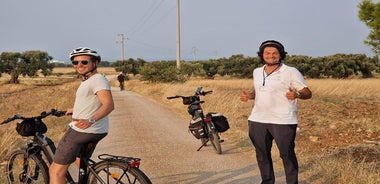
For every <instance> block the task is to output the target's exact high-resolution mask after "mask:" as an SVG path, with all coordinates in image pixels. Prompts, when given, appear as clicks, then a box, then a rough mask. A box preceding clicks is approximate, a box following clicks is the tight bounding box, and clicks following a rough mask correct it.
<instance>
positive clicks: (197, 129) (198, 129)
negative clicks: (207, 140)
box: [189, 120, 205, 139]
mask: <svg viewBox="0 0 380 184" xmlns="http://www.w3.org/2000/svg"><path fill="white" fill-rule="evenodd" d="M189 131H190V132H191V134H193V135H194V137H195V138H197V139H200V138H204V136H205V132H204V130H203V127H202V120H199V121H196V122H190V125H189Z"/></svg>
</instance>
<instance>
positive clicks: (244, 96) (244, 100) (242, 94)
mask: <svg viewBox="0 0 380 184" xmlns="http://www.w3.org/2000/svg"><path fill="white" fill-rule="evenodd" d="M248 99H249V94H248V92H247V91H245V90H243V92H242V93H241V96H240V100H241V101H243V102H247V101H248Z"/></svg>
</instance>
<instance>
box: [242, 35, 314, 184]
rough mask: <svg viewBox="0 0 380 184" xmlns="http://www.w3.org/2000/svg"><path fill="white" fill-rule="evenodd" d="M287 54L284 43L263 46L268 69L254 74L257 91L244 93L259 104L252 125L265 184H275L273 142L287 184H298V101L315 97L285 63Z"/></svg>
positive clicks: (251, 133) (252, 114) (250, 120)
mask: <svg viewBox="0 0 380 184" xmlns="http://www.w3.org/2000/svg"><path fill="white" fill-rule="evenodd" d="M286 54H287V52H285V49H284V46H283V45H282V44H281V43H280V42H278V41H275V40H267V41H265V42H263V43H262V44H261V45H260V48H259V52H258V56H259V57H260V59H261V60H262V61H263V62H264V63H265V65H264V66H262V67H259V68H256V69H255V70H254V71H253V87H254V90H253V91H252V92H246V91H243V93H242V95H241V97H240V99H241V100H242V101H244V102H246V101H248V99H254V100H255V104H254V107H253V109H252V112H251V115H250V116H249V117H248V125H249V137H250V139H251V141H252V143H253V145H254V147H255V150H256V159H257V163H258V166H259V169H260V173H261V178H262V184H274V183H275V176H274V170H273V161H272V156H271V149H272V143H273V140H275V142H276V145H277V147H278V149H279V152H280V157H281V159H282V161H283V165H284V170H285V175H286V183H288V184H296V183H298V161H297V157H296V153H295V151H294V148H295V142H294V141H295V137H296V130H297V124H298V119H297V99H310V98H311V96H312V93H311V91H310V89H309V88H308V87H307V85H306V82H305V80H304V78H303V76H302V74H301V73H300V72H299V71H298V70H297V69H296V68H294V67H290V66H287V65H285V64H283V63H282V61H283V60H284V59H285V57H286Z"/></svg>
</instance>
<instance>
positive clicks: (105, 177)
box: [0, 109, 152, 184]
mask: <svg viewBox="0 0 380 184" xmlns="http://www.w3.org/2000/svg"><path fill="white" fill-rule="evenodd" d="M65 113H66V112H65V111H58V110H56V109H52V110H51V111H50V112H42V113H41V114H40V115H39V116H35V117H23V116H21V115H18V114H16V115H14V116H13V117H11V118H8V119H6V120H5V121H3V122H1V123H0V124H7V123H9V122H11V121H14V120H17V119H20V120H21V122H20V123H17V127H16V130H17V132H18V134H19V135H21V136H23V137H27V141H26V145H25V146H23V147H21V148H20V149H17V150H15V151H13V152H12V153H11V154H10V156H9V158H8V161H7V165H6V175H7V180H8V182H9V183H28V184H30V183H38V184H40V183H46V184H48V183H49V170H48V165H47V164H49V165H50V164H51V163H52V161H53V156H54V153H55V149H56V147H55V145H54V142H53V141H52V140H51V139H50V138H49V137H47V136H45V135H44V134H45V133H46V132H47V127H46V125H45V124H44V122H43V121H42V119H43V118H46V117H48V116H50V115H53V116H56V117H61V116H64V115H65ZM93 145H94V144H93V143H88V144H86V145H84V146H83V148H82V150H81V154H80V164H79V171H78V182H75V181H74V179H73V177H72V176H71V174H70V172H67V173H66V181H67V183H70V184H74V183H80V184H82V183H86V184H87V183H90V184H93V183H94V184H95V183H102V184H106V183H123V184H124V183H130V184H131V183H140V184H151V183H152V182H151V181H150V179H149V178H148V177H147V176H146V175H145V173H144V172H143V171H141V170H140V169H139V166H140V161H141V159H140V158H134V157H125V156H116V155H110V154H100V155H98V159H99V160H100V161H99V162H96V161H94V160H92V159H91V158H88V157H86V156H85V155H87V154H86V151H87V150H88V148H89V147H90V146H93Z"/></svg>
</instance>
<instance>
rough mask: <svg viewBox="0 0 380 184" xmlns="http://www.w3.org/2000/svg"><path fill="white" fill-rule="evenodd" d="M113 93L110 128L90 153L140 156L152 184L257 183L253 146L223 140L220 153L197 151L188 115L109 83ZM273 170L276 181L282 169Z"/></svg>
mask: <svg viewBox="0 0 380 184" xmlns="http://www.w3.org/2000/svg"><path fill="white" fill-rule="evenodd" d="M112 93H113V98H114V101H115V110H114V111H113V112H112V113H111V114H110V133H109V135H108V136H107V137H106V138H104V139H103V140H102V141H101V142H100V143H99V144H98V146H97V148H96V150H95V153H94V156H95V155H97V154H99V153H110V154H116V155H124V156H133V157H139V158H141V159H142V162H141V170H143V171H144V172H145V173H146V174H147V176H148V177H149V178H150V179H151V181H152V182H153V183H154V184H206V183H207V184H227V183H228V184H249V183H253V184H254V183H260V175H259V170H258V167H257V164H256V160H255V158H254V155H253V152H252V151H251V152H242V151H240V149H239V147H238V146H236V145H234V144H232V143H230V142H229V141H228V140H226V139H225V142H224V143H222V150H223V153H222V154H221V155H218V154H216V153H215V151H214V149H213V148H212V146H206V147H204V148H202V149H201V150H200V151H196V150H197V149H198V147H199V146H200V145H201V143H200V140H197V139H195V138H194V137H193V136H192V135H191V134H190V133H189V132H188V130H187V126H188V121H189V120H188V119H185V118H183V117H181V116H180V115H179V114H176V113H174V112H173V111H171V110H170V109H168V108H166V107H163V106H162V105H160V104H158V103H156V102H154V101H152V100H150V99H148V98H144V97H142V96H140V95H138V94H136V93H133V92H130V91H120V90H118V88H112ZM184 108H185V107H184ZM222 138H223V135H222ZM276 175H279V176H277V177H279V178H278V179H277V181H279V182H281V179H282V180H283V178H284V177H283V174H281V173H276Z"/></svg>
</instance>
